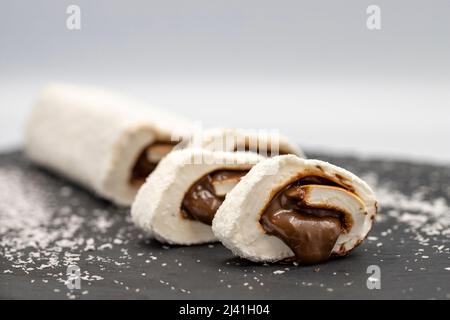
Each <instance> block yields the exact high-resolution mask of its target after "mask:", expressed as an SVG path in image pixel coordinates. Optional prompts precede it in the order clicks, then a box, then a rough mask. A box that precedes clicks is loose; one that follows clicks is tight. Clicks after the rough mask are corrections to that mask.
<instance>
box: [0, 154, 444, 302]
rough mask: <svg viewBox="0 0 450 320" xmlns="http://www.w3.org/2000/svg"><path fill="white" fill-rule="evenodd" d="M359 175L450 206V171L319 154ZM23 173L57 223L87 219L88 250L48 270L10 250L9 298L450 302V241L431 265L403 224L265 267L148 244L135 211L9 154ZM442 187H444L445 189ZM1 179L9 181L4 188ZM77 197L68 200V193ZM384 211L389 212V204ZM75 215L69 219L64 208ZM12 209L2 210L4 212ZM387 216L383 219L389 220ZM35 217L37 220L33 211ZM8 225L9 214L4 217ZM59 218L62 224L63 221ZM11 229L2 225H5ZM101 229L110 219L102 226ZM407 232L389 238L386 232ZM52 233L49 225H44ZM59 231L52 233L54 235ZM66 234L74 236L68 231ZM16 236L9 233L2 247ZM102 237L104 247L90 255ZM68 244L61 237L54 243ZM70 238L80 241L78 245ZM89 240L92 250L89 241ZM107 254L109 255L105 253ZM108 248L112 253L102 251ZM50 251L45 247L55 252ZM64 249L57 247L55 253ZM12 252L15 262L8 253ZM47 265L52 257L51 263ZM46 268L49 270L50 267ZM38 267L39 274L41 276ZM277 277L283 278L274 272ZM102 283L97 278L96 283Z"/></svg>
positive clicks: (5, 262)
mask: <svg viewBox="0 0 450 320" xmlns="http://www.w3.org/2000/svg"><path fill="white" fill-rule="evenodd" d="M309 156H310V157H311V158H318V159H322V160H325V161H329V162H331V163H334V164H336V165H339V166H342V167H344V168H346V169H349V170H351V171H353V172H354V173H356V174H367V173H376V174H377V176H378V179H379V183H380V184H384V183H389V184H390V185H391V186H392V187H393V188H395V189H396V190H401V192H402V193H404V194H412V193H413V192H414V191H415V190H417V189H418V188H419V187H421V186H424V185H425V186H429V192H428V194H426V198H427V199H434V198H444V199H446V200H447V203H450V199H449V195H448V189H446V188H447V186H448V182H449V181H450V170H449V168H448V167H444V166H441V167H439V166H432V165H427V164H413V163H408V162H390V161H383V160H370V159H364V160H361V159H357V158H354V157H339V156H328V155H326V154H320V153H314V154H309ZM12 168H14V169H18V170H20V171H21V172H23V173H24V174H26V176H27V177H29V178H30V179H31V180H33V181H35V183H37V185H38V186H39V188H41V189H42V190H44V191H45V193H46V194H48V195H49V199H50V198H51V199H50V200H49V201H51V203H52V204H53V205H52V208H53V209H52V210H54V217H53V219H57V218H58V215H59V214H60V212H63V213H62V214H63V215H65V216H64V219H63V220H62V221H63V222H64V221H69V218H70V217H68V215H78V216H79V217H80V219H81V221H82V222H81V224H80V227H79V229H78V230H77V231H76V238H77V239H81V240H80V241H81V243H80V244H78V245H75V246H73V247H71V248H63V249H62V250H61V252H60V253H58V254H57V259H58V260H57V263H56V265H54V266H52V267H51V268H44V269H42V270H38V268H37V267H38V266H39V265H40V261H39V258H35V259H34V260H33V261H32V262H30V263H28V264H25V267H26V268H27V269H28V268H30V270H27V269H25V270H24V268H23V267H22V268H19V267H17V265H16V263H17V257H22V258H24V259H25V258H26V257H27V256H29V255H30V254H31V253H32V252H36V250H37V249H36V248H25V249H21V251H22V252H19V253H14V252H13V254H12V256H11V250H10V249H11V248H9V249H8V250H7V248H5V247H3V248H0V298H31V299H66V298H74V299H406V298H424V299H432V298H437V299H442V298H444V299H445V298H450V281H449V280H450V271H448V270H446V268H448V267H450V258H449V257H450V254H449V252H448V251H447V252H444V253H442V252H441V253H437V252H433V249H432V248H433V244H436V245H439V246H441V245H444V246H446V247H448V246H449V239H448V238H446V237H441V236H437V237H434V238H432V239H431V240H430V241H431V242H430V244H429V246H427V247H425V249H426V254H428V255H429V257H430V258H429V259H423V260H421V259H417V250H418V248H419V245H418V243H417V241H413V240H412V238H411V237H413V235H411V234H410V233H408V231H407V230H405V228H406V226H403V225H401V224H398V223H397V222H396V221H395V220H393V219H389V218H387V219H382V221H381V222H378V223H376V224H375V226H374V229H373V230H372V232H371V234H370V236H372V237H373V238H376V239H379V240H378V241H365V242H364V243H363V244H362V245H361V246H360V247H359V248H357V249H356V250H355V251H354V252H353V253H352V254H351V255H350V256H349V257H347V258H341V259H336V260H332V261H329V262H328V263H325V264H321V265H319V266H306V267H296V266H293V265H292V264H271V265H268V264H265V265H261V264H255V263H251V262H248V261H245V260H242V259H239V258H236V257H233V255H232V254H231V252H229V251H228V250H227V249H225V248H224V247H222V246H221V245H219V244H214V245H202V246H192V247H181V246H170V247H169V246H164V245H161V244H159V243H158V242H156V241H151V240H147V239H145V236H144V235H143V234H141V233H140V232H139V231H138V230H137V229H135V227H134V226H133V225H132V223H131V221H130V219H129V210H128V209H124V208H117V207H115V206H114V205H112V204H110V203H109V202H106V201H103V200H100V199H98V198H96V197H94V196H92V195H91V194H90V193H89V192H87V191H85V190H84V189H82V188H79V187H77V186H74V185H72V184H71V183H70V182H68V181H66V180H64V179H61V178H60V177H58V176H55V175H53V174H52V173H50V172H48V171H46V170H43V169H40V168H38V167H36V166H34V165H33V164H31V163H30V162H29V161H28V160H27V159H26V158H25V157H24V156H23V154H22V153H21V152H13V153H9V154H3V155H1V156H0V169H2V170H11V169H12ZM436 179H438V181H437V182H436ZM0 181H1V180H0ZM67 187H69V188H70V189H71V190H72V193H71V195H70V197H67V196H65V197H64V196H62V195H61V190H62V188H67ZM381 205H382V204H381ZM68 206H69V207H73V208H74V210H71V212H70V213H69V214H68V213H67V212H65V213H64V210H59V209H60V208H65V207H68ZM0 208H2V207H0ZM384 210H385V209H384V208H382V209H381V214H383V213H385V212H384ZM99 213H101V215H100V216H101V218H102V219H103V220H105V218H106V220H107V221H109V225H108V227H107V228H106V230H103V231H104V232H99V229H98V225H95V224H92V223H91V219H92V217H97V218H98V217H100V216H99ZM29 214H32V212H30V213H29ZM0 218H1V212H0ZM53 219H52V220H53ZM0 221H1V220H0ZM99 221H100V220H99ZM393 224H398V228H397V229H396V230H394V231H393V232H392V233H391V234H389V237H384V238H383V237H382V236H381V234H382V232H383V231H385V230H387V229H390V228H391V226H392V225H393ZM44 227H45V226H44ZM54 227H55V226H49V228H54ZM58 227H61V228H64V227H67V226H64V224H62V225H59V226H58ZM6 236H7V234H0V239H1V238H2V237H6ZM88 239H93V240H94V241H95V249H93V250H90V249H89V250H88V249H86V243H85V242H86V241H87V240H88ZM58 240H60V239H54V242H56V241H58ZM69 240H70V239H69ZM381 240H382V245H381V246H380V245H379V243H380V241H381ZM83 241H84V242H83ZM102 246H103V247H102ZM99 248H102V249H101V250H100V249H99ZM46 250H47V249H45V248H44V249H42V250H41V249H39V250H38V251H41V252H45V251H46ZM51 250H54V249H51ZM7 253H9V254H7ZM67 254H73V255H75V256H76V257H78V258H79V260H76V261H74V262H73V263H70V264H76V265H77V266H78V267H79V268H80V271H81V272H82V275H83V274H87V275H88V276H86V280H82V281H81V289H79V290H77V289H75V290H69V289H68V288H67V287H66V285H65V284H64V282H63V281H61V279H65V278H67V276H66V268H67V263H64V257H65V256H66V255H67ZM43 259H44V260H45V258H43ZM43 263H46V261H44V262H43ZM370 265H376V266H379V267H380V270H381V289H380V290H369V289H368V287H367V279H368V277H369V276H370V274H368V273H367V268H368V267H369V266H370ZM31 269H33V270H31ZM408 269H412V270H408ZM274 272H275V273H274ZM93 275H95V276H94V277H93V278H92V276H93Z"/></svg>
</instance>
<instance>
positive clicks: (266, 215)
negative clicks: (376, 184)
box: [260, 176, 347, 264]
mask: <svg viewBox="0 0 450 320" xmlns="http://www.w3.org/2000/svg"><path fill="white" fill-rule="evenodd" d="M312 184H314V185H327V186H338V187H342V186H340V185H339V184H337V183H335V182H333V181H331V180H328V179H324V178H321V177H316V176H311V177H305V178H302V179H299V180H297V181H296V182H294V183H292V184H290V185H288V186H287V187H285V188H284V189H283V190H281V191H280V192H278V193H277V194H276V195H275V197H274V198H273V199H272V200H271V201H270V203H269V204H268V206H267V207H266V209H265V210H264V212H263V214H262V215H261V219H260V223H261V225H262V226H263V228H264V230H265V231H266V232H267V233H268V234H271V235H274V236H276V237H278V238H280V239H281V240H283V242H284V243H286V244H287V245H288V246H289V247H290V248H291V249H292V251H293V252H294V253H295V260H297V261H298V262H300V263H303V264H313V263H319V262H323V261H325V260H327V259H328V258H329V257H330V255H331V251H332V250H333V247H334V245H335V244H336V241H337V239H338V237H339V235H340V234H341V232H345V229H346V227H347V226H346V222H345V219H344V214H343V213H342V212H339V211H336V210H331V209H328V208H312V207H308V206H306V205H305V203H304V202H303V199H304V197H305V192H304V190H303V189H302V188H301V186H304V185H312Z"/></svg>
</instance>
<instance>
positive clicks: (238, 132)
mask: <svg viewBox="0 0 450 320" xmlns="http://www.w3.org/2000/svg"><path fill="white" fill-rule="evenodd" d="M191 145H192V146H195V147H202V148H204V149H208V150H213V151H242V152H254V153H258V154H260V155H262V156H265V157H273V156H277V155H283V154H295V155H297V156H299V157H302V158H304V157H305V155H304V153H303V151H302V150H301V149H300V148H299V147H298V146H297V144H295V143H293V142H292V141H290V140H289V138H288V137H286V136H284V135H282V134H280V133H279V132H277V131H258V130H246V129H237V128H214V129H209V130H206V131H205V132H203V134H202V135H201V136H200V137H197V136H196V135H193V138H192V141H191Z"/></svg>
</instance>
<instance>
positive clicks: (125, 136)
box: [25, 84, 191, 205]
mask: <svg viewBox="0 0 450 320" xmlns="http://www.w3.org/2000/svg"><path fill="white" fill-rule="evenodd" d="M190 130H191V125H190V123H189V122H187V121H184V120H181V119H178V118H177V117H174V116H172V115H169V114H166V113H164V112H162V111H158V110H156V109H152V108H151V107H149V106H147V105H143V104H142V103H140V102H137V101H134V100H131V99H129V98H126V97H123V96H120V95H116V94H113V93H110V92H107V91H103V90H100V89H94V88H88V87H78V86H72V85H63V84H51V85H48V86H47V87H46V88H45V89H44V90H43V91H42V92H41V94H40V96H39V98H38V100H37V102H36V104H35V105H34V108H33V110H32V113H31V117H30V119H29V122H28V125H27V131H26V139H25V151H26V154H27V155H28V156H29V158H30V159H31V160H33V161H34V162H36V163H38V164H40V165H42V166H44V167H46V168H48V169H50V170H53V171H54V172H56V173H58V174H61V175H63V176H65V177H67V178H69V179H71V180H73V181H75V182H78V183H79V184H81V185H83V186H85V187H87V188H89V189H91V190H93V191H94V192H95V193H97V194H98V195H99V196H101V197H104V198H106V199H109V200H111V201H113V202H115V203H117V204H120V205H130V204H131V202H132V201H133V199H134V196H135V194H136V192H137V190H138V188H139V187H140V186H141V185H142V184H143V182H144V181H145V179H146V177H147V176H148V175H149V174H150V173H151V172H152V171H153V169H154V168H155V167H156V165H157V163H158V162H159V161H160V160H161V159H162V158H163V157H164V156H165V155H166V154H167V153H169V152H170V151H171V150H172V149H173V148H174V146H175V145H176V144H177V141H173V140H174V139H173V137H177V139H178V138H180V137H183V136H186V135H187V134H189V132H190Z"/></svg>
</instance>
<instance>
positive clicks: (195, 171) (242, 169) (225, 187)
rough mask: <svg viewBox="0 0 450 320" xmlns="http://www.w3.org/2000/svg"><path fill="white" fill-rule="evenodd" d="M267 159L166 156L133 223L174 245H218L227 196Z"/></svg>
mask: <svg viewBox="0 0 450 320" xmlns="http://www.w3.org/2000/svg"><path fill="white" fill-rule="evenodd" d="M262 159H263V158H262V157H261V156H259V155H257V154H254V153H243V152H212V151H207V150H202V149H185V150H179V151H173V152H171V153H170V154H169V155H168V156H167V157H165V158H164V159H163V160H162V161H161V162H160V163H159V165H158V166H157V167H156V169H155V170H154V172H153V173H152V174H151V175H150V176H149V177H148V179H147V181H146V182H145V184H144V185H143V186H142V188H141V189H140V190H139V192H138V194H137V196H136V199H135V201H134V203H133V206H132V208H131V215H132V219H133V221H134V223H135V224H136V225H137V226H138V227H140V228H141V229H143V230H144V231H146V232H147V234H148V235H149V236H150V237H154V238H156V239H157V240H159V241H161V242H165V243H170V244H182V245H192V244H199V243H206V242H212V241H217V239H216V237H215V236H214V234H213V232H212V230H211V221H212V219H213V217H214V214H215V213H216V211H217V209H218V207H219V206H220V205H221V204H222V202H223V200H224V198H225V196H226V193H228V192H229V191H230V190H231V189H232V188H233V186H234V185H236V184H237V183H238V182H239V180H240V178H241V177H242V176H244V175H245V174H246V173H247V172H248V170H249V169H250V168H251V167H252V166H253V165H254V164H256V163H257V162H259V161H260V160H262Z"/></svg>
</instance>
